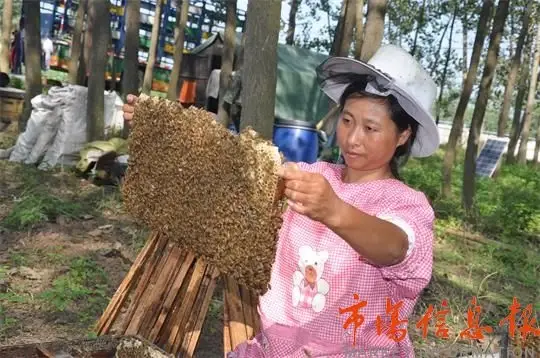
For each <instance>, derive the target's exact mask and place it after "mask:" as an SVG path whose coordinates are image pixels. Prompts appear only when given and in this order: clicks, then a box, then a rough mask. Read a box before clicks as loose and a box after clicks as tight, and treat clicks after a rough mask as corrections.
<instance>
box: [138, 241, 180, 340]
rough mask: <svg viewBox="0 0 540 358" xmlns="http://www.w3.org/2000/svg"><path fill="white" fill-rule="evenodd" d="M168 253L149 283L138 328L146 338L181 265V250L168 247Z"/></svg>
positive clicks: (175, 247) (140, 333)
mask: <svg viewBox="0 0 540 358" xmlns="http://www.w3.org/2000/svg"><path fill="white" fill-rule="evenodd" d="M169 250H170V254H169V256H168V258H167V261H166V262H165V264H164V267H163V270H162V271H161V272H160V273H159V277H158V279H157V281H156V283H155V284H153V285H150V287H149V290H150V292H149V293H150V294H149V295H148V296H149V297H148V298H147V301H149V304H148V306H147V308H146V310H145V311H144V312H145V313H144V316H143V319H142V324H141V328H140V329H139V335H141V336H142V337H144V338H146V339H148V338H149V337H148V336H149V335H150V332H151V330H152V328H153V327H154V324H155V323H156V320H157V318H158V315H159V312H160V311H161V307H163V301H164V300H165V297H166V296H167V294H168V293H169V289H170V288H171V284H172V282H173V280H174V276H173V275H174V274H175V272H176V268H177V267H179V266H181V265H180V263H179V260H180V259H181V258H182V256H183V255H182V252H181V251H180V248H179V247H177V246H174V247H171V248H169Z"/></svg>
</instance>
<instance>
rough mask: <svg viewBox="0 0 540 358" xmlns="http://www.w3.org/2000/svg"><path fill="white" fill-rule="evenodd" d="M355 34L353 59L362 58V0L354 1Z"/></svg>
mask: <svg viewBox="0 0 540 358" xmlns="http://www.w3.org/2000/svg"><path fill="white" fill-rule="evenodd" d="M355 25H356V32H355V41H354V44H355V45H354V58H355V59H357V60H360V58H362V43H363V41H364V0H356V22H355Z"/></svg>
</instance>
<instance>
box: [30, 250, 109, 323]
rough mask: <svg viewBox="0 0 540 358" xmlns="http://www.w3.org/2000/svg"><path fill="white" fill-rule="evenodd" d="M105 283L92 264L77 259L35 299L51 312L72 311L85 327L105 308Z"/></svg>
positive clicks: (106, 299) (89, 260)
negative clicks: (43, 303) (45, 305)
mask: <svg viewBox="0 0 540 358" xmlns="http://www.w3.org/2000/svg"><path fill="white" fill-rule="evenodd" d="M107 280H108V279H107V274H106V273H105V271H104V270H103V268H101V267H100V266H99V265H98V264H97V263H96V262H95V261H94V260H92V259H91V258H88V257H78V258H75V259H74V260H73V261H72V262H71V265H70V267H69V270H68V271H67V272H66V273H64V274H62V275H60V276H59V277H57V278H56V279H55V280H54V281H53V283H52V287H51V288H49V289H47V290H45V291H44V292H42V293H41V294H40V295H39V296H38V298H39V299H40V300H43V302H45V303H46V304H47V306H48V307H49V309H51V310H55V311H57V312H64V311H66V310H72V311H76V313H77V314H78V316H79V319H80V320H81V322H83V323H86V324H89V323H91V322H92V320H93V319H94V317H96V315H99V314H100V313H101V312H102V311H103V310H104V309H105V307H106V306H107V303H108V301H109V297H108V292H107Z"/></svg>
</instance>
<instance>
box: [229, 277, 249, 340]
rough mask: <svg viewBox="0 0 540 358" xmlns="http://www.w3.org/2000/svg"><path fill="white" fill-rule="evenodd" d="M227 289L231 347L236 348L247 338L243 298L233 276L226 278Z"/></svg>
mask: <svg viewBox="0 0 540 358" xmlns="http://www.w3.org/2000/svg"><path fill="white" fill-rule="evenodd" d="M225 282H226V285H225V286H226V290H227V294H228V296H227V298H228V300H227V303H228V309H229V329H230V333H231V347H232V349H234V348H236V346H237V345H239V344H240V343H242V342H244V341H246V340H247V338H248V337H247V335H246V327H245V321H246V320H245V317H244V313H243V310H242V298H241V296H240V287H239V286H238V284H237V283H236V280H234V279H233V278H231V277H226V278H225Z"/></svg>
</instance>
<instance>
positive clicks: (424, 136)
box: [317, 57, 440, 158]
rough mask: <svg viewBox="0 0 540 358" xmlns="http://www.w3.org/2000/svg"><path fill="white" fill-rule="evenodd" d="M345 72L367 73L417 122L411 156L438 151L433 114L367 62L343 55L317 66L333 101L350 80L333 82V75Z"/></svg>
mask: <svg viewBox="0 0 540 358" xmlns="http://www.w3.org/2000/svg"><path fill="white" fill-rule="evenodd" d="M397 65H399V64H397ZM347 73H353V74H357V75H367V76H370V77H371V78H372V81H375V82H376V83H377V85H378V86H381V87H383V88H385V89H386V90H387V91H386V92H385V94H384V95H390V94H391V95H393V96H394V97H395V98H396V99H397V101H398V103H399V104H400V106H401V107H402V108H403V110H404V111H405V112H407V113H408V114H409V115H410V116H411V117H412V118H413V119H414V120H416V121H417V122H418V125H419V126H418V131H417V133H416V138H415V141H414V144H413V146H412V148H411V156H413V157H419V158H421V157H428V156H430V155H432V154H433V153H435V152H436V151H437V149H438V148H439V143H440V136H439V129H438V128H437V125H436V124H435V121H434V119H433V116H432V115H431V114H430V113H429V112H428V111H426V110H425V109H424V108H423V107H422V106H421V105H420V104H419V103H418V102H417V101H416V100H415V99H414V98H413V97H412V96H411V95H410V94H409V93H408V92H407V91H406V90H405V89H404V88H402V87H401V86H400V85H399V84H397V83H396V82H395V81H394V80H393V79H392V77H391V76H390V75H388V74H386V73H384V72H382V71H380V70H378V69H377V68H375V67H373V66H371V65H370V64H367V63H364V62H362V61H358V60H355V59H352V58H346V57H331V58H328V59H327V60H325V61H324V62H323V63H321V64H320V65H319V66H318V67H317V75H318V79H319V83H320V85H321V89H322V91H323V92H324V93H325V94H326V95H327V96H328V97H329V98H330V99H332V100H333V101H334V102H336V103H339V101H340V99H341V96H342V95H343V92H344V91H345V89H346V88H347V87H348V86H349V84H350V82H344V81H343V80H340V81H334V80H333V78H334V77H335V76H336V75H340V74H347Z"/></svg>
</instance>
